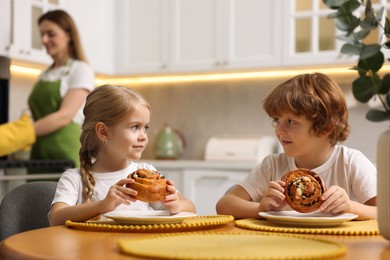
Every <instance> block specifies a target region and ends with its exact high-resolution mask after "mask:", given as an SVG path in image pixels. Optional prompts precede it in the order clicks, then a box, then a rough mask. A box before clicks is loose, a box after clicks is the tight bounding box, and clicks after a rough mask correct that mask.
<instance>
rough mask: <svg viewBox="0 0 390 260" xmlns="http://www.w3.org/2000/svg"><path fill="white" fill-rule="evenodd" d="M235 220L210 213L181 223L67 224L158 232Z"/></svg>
mask: <svg viewBox="0 0 390 260" xmlns="http://www.w3.org/2000/svg"><path fill="white" fill-rule="evenodd" d="M232 221H234V217H233V216H230V215H210V216H196V217H191V218H186V219H185V220H183V221H182V222H180V223H172V224H148V225H121V224H118V223H116V222H114V221H112V222H111V223H110V222H104V223H99V222H73V221H70V220H67V221H66V223H65V225H66V226H67V227H69V228H73V229H78V230H86V231H110V232H112V231H115V232H137V231H138V232H147V231H151V232H156V231H164V232H170V231H189V230H196V229H205V228H210V227H216V226H220V225H224V224H227V223H229V222H232Z"/></svg>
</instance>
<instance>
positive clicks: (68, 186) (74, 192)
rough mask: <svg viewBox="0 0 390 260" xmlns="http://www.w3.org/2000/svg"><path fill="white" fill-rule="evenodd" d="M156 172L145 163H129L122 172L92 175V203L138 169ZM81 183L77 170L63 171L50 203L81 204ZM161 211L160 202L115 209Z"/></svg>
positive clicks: (138, 202) (141, 202) (138, 203)
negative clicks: (93, 180) (93, 184)
mask: <svg viewBox="0 0 390 260" xmlns="http://www.w3.org/2000/svg"><path fill="white" fill-rule="evenodd" d="M141 168H143V169H148V170H154V171H155V170H156V169H155V168H154V167H153V166H152V165H150V164H147V163H135V162H131V163H130V164H129V166H128V167H127V168H125V169H123V170H120V171H116V172H109V173H93V177H94V179H95V186H94V194H93V196H92V200H93V201H98V200H103V199H104V198H105V197H106V195H107V192H108V190H109V189H110V187H111V186H112V185H114V184H115V183H117V182H118V181H119V180H121V179H124V178H127V176H128V175H129V174H130V173H132V172H134V171H136V170H138V169H141ZM82 194H83V182H82V178H81V175H80V174H79V169H68V170H67V171H65V172H64V173H63V174H62V176H61V178H60V180H59V181H58V185H57V190H56V193H55V196H54V199H53V202H52V205H53V204H54V203H57V202H63V203H66V204H68V205H69V206H74V205H78V204H82V201H83V198H82ZM150 209H156V210H158V209H163V205H162V204H161V203H160V202H156V203H147V202H143V201H140V200H137V201H135V202H131V204H130V205H125V204H121V205H119V206H118V207H116V208H115V211H117V210H150Z"/></svg>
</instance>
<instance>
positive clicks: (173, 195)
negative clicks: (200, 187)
mask: <svg viewBox="0 0 390 260" xmlns="http://www.w3.org/2000/svg"><path fill="white" fill-rule="evenodd" d="M167 183H168V186H167V191H168V195H167V196H166V198H165V200H164V201H163V202H162V204H163V205H164V206H165V208H166V209H167V210H168V211H169V213H171V214H175V213H179V212H192V213H195V212H196V209H195V205H194V203H193V202H192V201H191V200H189V199H187V198H185V197H184V196H183V195H181V194H180V193H179V192H177V190H176V187H175V184H174V183H173V181H171V180H168V181H167Z"/></svg>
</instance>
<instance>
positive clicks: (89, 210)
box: [49, 178, 137, 226]
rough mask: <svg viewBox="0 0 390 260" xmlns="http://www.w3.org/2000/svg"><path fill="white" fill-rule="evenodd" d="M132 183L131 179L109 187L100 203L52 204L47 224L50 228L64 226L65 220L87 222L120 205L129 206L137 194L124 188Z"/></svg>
mask: <svg viewBox="0 0 390 260" xmlns="http://www.w3.org/2000/svg"><path fill="white" fill-rule="evenodd" d="M132 182H134V180H133V179H129V178H126V179H122V180H120V181H118V182H117V183H116V184H115V185H113V186H111V187H110V189H109V191H108V193H107V195H106V197H105V198H104V199H103V200H100V201H94V202H91V203H84V204H79V205H74V206H69V205H68V204H66V203H63V202H57V203H55V204H53V206H52V208H51V211H50V215H49V222H50V225H51V226H54V225H64V224H65V221H66V220H72V221H87V220H89V219H91V218H94V217H96V216H98V215H100V214H103V213H106V212H109V211H112V210H114V209H115V208H116V207H117V206H118V205H120V204H126V205H129V204H130V201H132V202H134V201H136V198H135V197H134V196H135V195H136V194H137V192H136V191H135V190H132V189H130V188H126V187H125V186H124V185H125V184H126V183H132Z"/></svg>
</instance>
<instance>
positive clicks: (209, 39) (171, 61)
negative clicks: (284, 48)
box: [114, 0, 281, 74]
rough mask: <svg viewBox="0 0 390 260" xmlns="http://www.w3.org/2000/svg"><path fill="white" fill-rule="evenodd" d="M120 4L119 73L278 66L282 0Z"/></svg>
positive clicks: (136, 0)
mask: <svg viewBox="0 0 390 260" xmlns="http://www.w3.org/2000/svg"><path fill="white" fill-rule="evenodd" d="M117 5H119V6H120V7H119V8H118V16H117V17H116V18H115V19H116V21H115V24H116V25H118V34H117V36H116V44H115V46H116V47H117V48H116V50H117V51H118V53H117V56H116V61H115V64H116V67H115V69H114V70H115V72H116V73H117V74H140V73H148V74H151V73H162V72H172V73H174V72H199V71H210V70H214V71H221V70H227V69H245V68H259V67H269V66H277V65H280V60H281V56H280V47H279V46H280V40H279V37H280V34H279V32H280V30H281V28H280V26H281V23H280V19H279V18H278V14H279V13H280V1H279V0H276V1H275V0H247V1H238V0H228V1H226V0H187V1H180V0H162V1H143V0H129V1H122V2H117ZM122 25H123V26H122ZM119 52H120V53H119Z"/></svg>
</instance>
